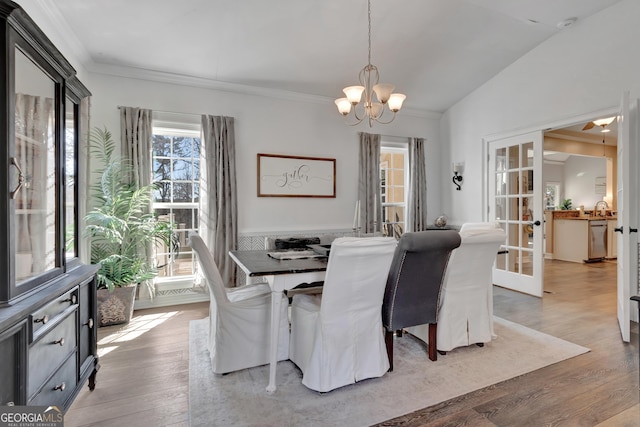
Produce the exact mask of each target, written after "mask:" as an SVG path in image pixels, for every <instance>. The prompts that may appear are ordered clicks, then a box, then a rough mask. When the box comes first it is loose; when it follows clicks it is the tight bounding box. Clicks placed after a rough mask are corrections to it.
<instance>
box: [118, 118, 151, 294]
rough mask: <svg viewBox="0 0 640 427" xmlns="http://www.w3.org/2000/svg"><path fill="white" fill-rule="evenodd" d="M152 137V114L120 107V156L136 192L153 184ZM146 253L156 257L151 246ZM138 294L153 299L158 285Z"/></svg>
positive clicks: (145, 288) (144, 288)
mask: <svg viewBox="0 0 640 427" xmlns="http://www.w3.org/2000/svg"><path fill="white" fill-rule="evenodd" d="M152 137H153V130H152V126H151V110H146V109H142V108H137V107H120V144H121V151H120V153H121V157H122V160H123V161H124V162H125V163H128V164H129V165H130V168H129V183H132V184H135V186H136V188H140V187H144V186H147V185H150V184H151V146H152ZM149 210H151V199H149ZM144 250H145V253H146V256H147V258H151V257H152V256H153V247H152V246H151V245H149V246H147V247H146V248H145V249H144ZM138 292H139V294H138V295H139V298H140V299H152V298H153V296H154V295H155V285H154V284H153V282H152V281H148V283H146V286H139V287H138Z"/></svg>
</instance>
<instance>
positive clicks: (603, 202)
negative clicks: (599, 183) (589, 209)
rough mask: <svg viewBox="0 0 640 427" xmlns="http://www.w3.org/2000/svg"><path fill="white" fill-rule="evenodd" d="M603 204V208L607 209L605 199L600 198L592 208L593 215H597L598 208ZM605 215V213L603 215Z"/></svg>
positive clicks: (607, 205)
mask: <svg viewBox="0 0 640 427" xmlns="http://www.w3.org/2000/svg"><path fill="white" fill-rule="evenodd" d="M601 205H604V209H609V204H608V203H607V202H606V200H600V201H599V202H597V203H596V205H595V206H594V208H593V212H594V213H595V215H596V216H597V215H598V208H599V207H600V206H601ZM603 216H605V215H603Z"/></svg>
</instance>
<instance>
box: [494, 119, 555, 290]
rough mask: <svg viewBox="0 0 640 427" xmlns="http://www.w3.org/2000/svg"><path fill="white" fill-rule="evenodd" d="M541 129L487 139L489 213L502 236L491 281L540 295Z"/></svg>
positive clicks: (541, 240) (541, 235) (541, 259)
mask: <svg viewBox="0 0 640 427" xmlns="http://www.w3.org/2000/svg"><path fill="white" fill-rule="evenodd" d="M542 142H543V138H542V131H537V132H532V133H528V134H524V135H518V136H513V137H509V138H504V139H499V140H493V141H489V143H488V152H489V168H488V174H489V176H488V185H489V191H488V200H489V213H488V218H489V221H491V222H497V223H498V224H499V225H500V227H502V228H503V229H504V230H505V233H506V235H507V239H506V241H505V244H504V245H503V247H502V248H501V250H500V253H499V254H498V256H497V258H496V266H495V269H494V272H493V282H494V283H495V284H496V285H499V286H502V287H505V288H508V289H513V290H516V291H519V292H524V293H527V294H530V295H535V296H542V279H543V277H542V275H543V269H542V262H543V257H542V253H543V227H542V221H543V210H542V176H541V175H542V174H541V171H542V151H543V147H542Z"/></svg>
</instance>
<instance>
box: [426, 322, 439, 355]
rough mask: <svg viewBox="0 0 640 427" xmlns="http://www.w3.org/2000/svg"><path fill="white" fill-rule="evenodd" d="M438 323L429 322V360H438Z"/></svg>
mask: <svg viewBox="0 0 640 427" xmlns="http://www.w3.org/2000/svg"><path fill="white" fill-rule="evenodd" d="M437 328H438V324H437V323H429V349H428V350H429V360H431V361H434V362H435V361H436V360H438V352H437V351H436V350H437V348H438V345H437V343H436V337H437V336H438V334H437Z"/></svg>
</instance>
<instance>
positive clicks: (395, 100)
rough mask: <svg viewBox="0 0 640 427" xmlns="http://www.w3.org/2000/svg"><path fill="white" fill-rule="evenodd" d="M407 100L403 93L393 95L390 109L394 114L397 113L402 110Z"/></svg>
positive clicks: (390, 100)
mask: <svg viewBox="0 0 640 427" xmlns="http://www.w3.org/2000/svg"><path fill="white" fill-rule="evenodd" d="M405 99H407V96H406V95H403V94H401V93H392V94H391V96H390V97H389V104H388V105H389V109H390V110H391V111H393V112H394V113H397V112H398V111H400V109H401V108H402V103H403V102H404V100H405Z"/></svg>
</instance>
